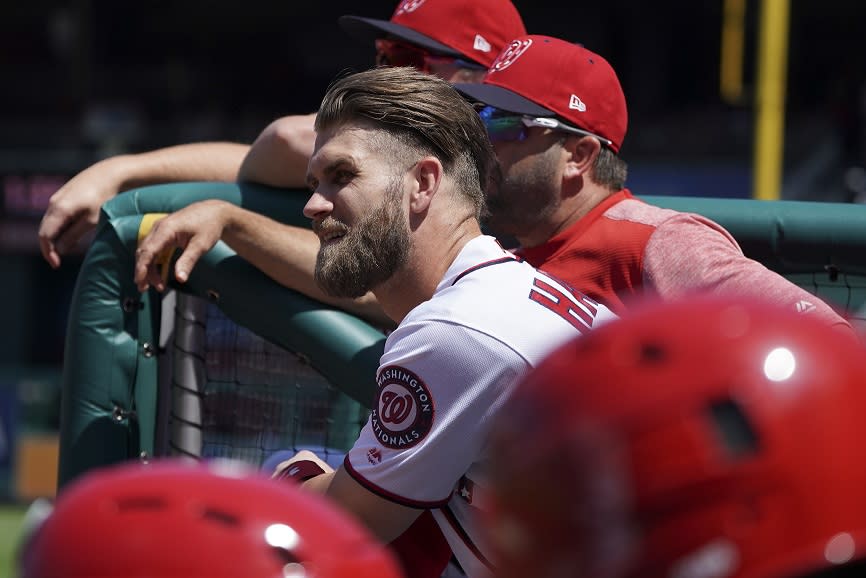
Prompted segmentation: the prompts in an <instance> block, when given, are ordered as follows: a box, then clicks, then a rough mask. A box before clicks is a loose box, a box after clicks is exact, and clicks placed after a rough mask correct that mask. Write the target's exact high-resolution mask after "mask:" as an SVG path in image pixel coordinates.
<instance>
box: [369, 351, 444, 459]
mask: <svg viewBox="0 0 866 578" xmlns="http://www.w3.org/2000/svg"><path fill="white" fill-rule="evenodd" d="M377 382H378V385H379V393H378V396H377V397H376V404H375V405H374V406H373V411H372V412H371V414H370V422H371V424H372V426H373V433H374V434H375V435H376V439H378V440H379V443H381V444H382V445H383V446H385V447H388V448H391V449H395V450H402V449H406V448H411V447H412V446H414V445H417V444H418V443H419V442H420V441H421V440H423V439H424V438H425V437H426V436H427V434H428V433H430V428H432V427H433V399H432V398H431V397H430V391H429V390H428V389H427V385H426V384H425V383H424V382H423V381H421V378H419V377H418V376H417V375H415V374H414V373H412V372H411V371H409V370H408V369H404V368H402V367H399V366H397V365H389V366H388V367H384V368H382V371H380V372H379V377H378V378H377Z"/></svg>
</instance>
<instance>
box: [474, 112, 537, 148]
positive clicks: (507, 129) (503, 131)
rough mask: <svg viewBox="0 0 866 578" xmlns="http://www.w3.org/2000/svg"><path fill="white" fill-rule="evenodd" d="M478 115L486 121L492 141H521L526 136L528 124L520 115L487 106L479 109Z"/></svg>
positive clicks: (485, 124)
mask: <svg viewBox="0 0 866 578" xmlns="http://www.w3.org/2000/svg"><path fill="white" fill-rule="evenodd" d="M478 116H480V117H481V120H482V121H483V122H484V126H485V127H486V128H487V136H488V137H490V140H491V141H520V140H523V139H525V138H526V126H525V125H524V124H523V117H521V116H520V115H515V114H512V113H509V112H506V111H504V110H499V109H498V108H494V107H492V106H485V107H484V108H482V109H481V110H480V111H478Z"/></svg>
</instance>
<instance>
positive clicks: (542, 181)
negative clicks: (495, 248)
mask: <svg viewBox="0 0 866 578" xmlns="http://www.w3.org/2000/svg"><path fill="white" fill-rule="evenodd" d="M556 168H557V167H556V164H555V162H554V161H553V159H550V158H547V157H542V158H539V159H537V160H536V161H535V162H534V163H533V165H532V167H529V168H528V170H527V168H526V167H525V168H524V169H523V170H521V171H519V172H517V171H513V170H512V171H511V173H512V174H510V175H506V174H505V173H504V171H503V170H502V167H501V166H498V165H497V167H496V168H495V169H494V171H493V175H492V176H491V179H490V182H489V183H488V190H487V192H486V195H485V212H484V215H483V220H484V223H485V225H486V226H487V227H489V229H490V230H491V232H492V233H494V234H496V235H509V236H513V237H517V238H520V237H524V236H526V235H527V234H529V233H531V232H532V231H533V229H534V227H535V226H537V225H538V224H539V223H540V222H542V221H544V220H545V219H546V218H547V217H549V216H550V215H551V214H553V213H554V212H555V211H556V209H557V208H558V207H559V205H560V203H561V200H560V199H559V196H558V192H557V189H556V187H555V186H554V183H553V180H554V179H555V175H556Z"/></svg>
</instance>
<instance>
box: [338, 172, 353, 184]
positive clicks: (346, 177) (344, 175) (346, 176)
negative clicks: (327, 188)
mask: <svg viewBox="0 0 866 578" xmlns="http://www.w3.org/2000/svg"><path fill="white" fill-rule="evenodd" d="M354 177H355V173H353V172H351V171H337V172H336V173H334V181H335V182H337V183H339V184H346V183H348V182H349V181H351V180H352V179H353V178H354Z"/></svg>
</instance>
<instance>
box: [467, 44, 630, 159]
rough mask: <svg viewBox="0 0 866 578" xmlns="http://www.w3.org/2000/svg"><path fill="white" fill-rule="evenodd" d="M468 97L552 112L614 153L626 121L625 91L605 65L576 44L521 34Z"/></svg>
mask: <svg viewBox="0 0 866 578" xmlns="http://www.w3.org/2000/svg"><path fill="white" fill-rule="evenodd" d="M458 89H459V90H460V91H461V92H463V93H465V94H467V95H469V96H470V97H472V98H474V99H476V100H478V101H480V102H483V103H485V104H489V105H492V106H495V107H496V108H499V109H502V110H507V111H509V112H513V113H517V114H526V115H531V116H541V117H543V116H556V117H559V118H560V119H561V120H563V121H564V122H566V123H568V124H571V125H574V126H576V127H578V128H581V129H583V130H585V131H589V132H591V133H593V134H595V135H598V136H600V137H603V138H605V139H607V140H609V141H611V145H610V148H611V149H613V151H614V152H618V151H619V149H620V146H621V145H622V141H623V138H624V137H625V132H626V126H627V124H628V111H627V110H626V103H625V96H624V95H623V92H622V87H621V86H620V84H619V79H618V78H617V76H616V72H614V70H613V68H611V66H610V64H608V62H607V61H606V60H605V59H604V58H602V57H601V56H599V55H598V54H595V53H594V52H591V51H589V50H587V49H586V48H584V47H583V46H580V45H578V44H572V43H571V42H566V41H565V40H560V39H558V38H552V37H550V36H539V35H531V36H523V37H518V38H516V39H515V40H513V41H512V42H511V43H510V44H509V45H508V46H506V47H505V49H504V50H503V51H502V52H500V53H499V55H498V56H497V57H496V60H494V62H493V64H492V65H491V66H490V69H489V70H488V72H487V75H486V76H485V77H484V81H483V83H482V84H480V85H470V84H461V85H459V86H458Z"/></svg>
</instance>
